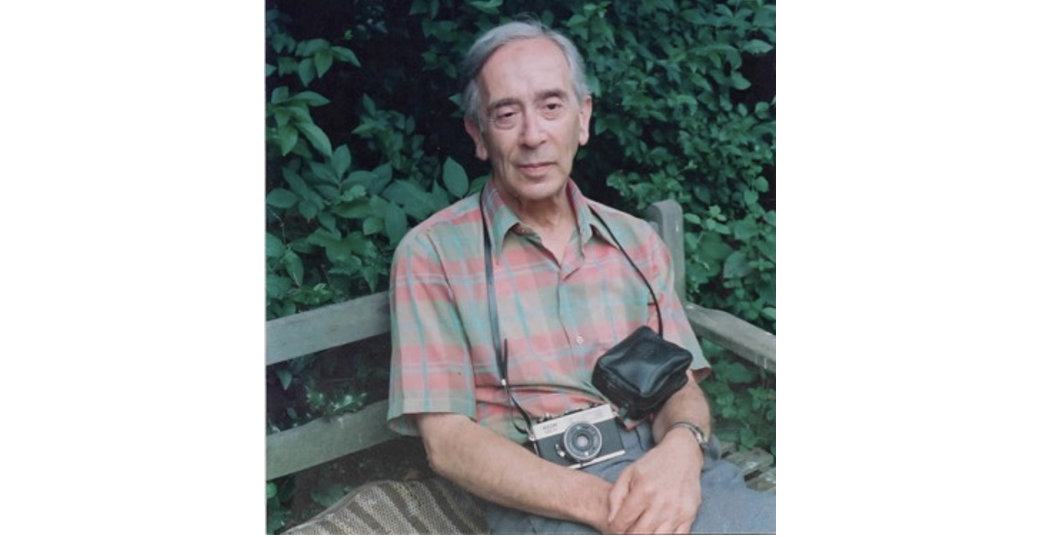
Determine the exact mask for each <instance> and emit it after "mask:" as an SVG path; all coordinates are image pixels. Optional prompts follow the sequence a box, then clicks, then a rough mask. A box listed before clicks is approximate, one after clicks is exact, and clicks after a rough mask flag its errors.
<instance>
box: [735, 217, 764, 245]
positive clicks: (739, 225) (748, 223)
mask: <svg viewBox="0 0 1044 537" xmlns="http://www.w3.org/2000/svg"><path fill="white" fill-rule="evenodd" d="M757 234H758V225H757V224H755V223H754V221H753V220H751V219H750V218H744V219H743V220H740V221H738V222H733V224H732V236H733V237H735V238H736V240H739V241H743V242H747V241H748V240H750V238H751V237H753V236H755V235H757Z"/></svg>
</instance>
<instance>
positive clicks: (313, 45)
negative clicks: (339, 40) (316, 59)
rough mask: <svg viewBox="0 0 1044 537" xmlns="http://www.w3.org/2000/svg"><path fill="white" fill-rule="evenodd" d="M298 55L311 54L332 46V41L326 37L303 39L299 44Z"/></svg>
mask: <svg viewBox="0 0 1044 537" xmlns="http://www.w3.org/2000/svg"><path fill="white" fill-rule="evenodd" d="M298 47H299V50H298V53H297V55H298V56H311V55H313V54H315V53H317V52H319V51H321V50H323V49H327V48H329V47H330V42H329V41H327V40H325V39H321V38H320V39H310V40H308V41H302V42H301V43H300V44H299V45H298Z"/></svg>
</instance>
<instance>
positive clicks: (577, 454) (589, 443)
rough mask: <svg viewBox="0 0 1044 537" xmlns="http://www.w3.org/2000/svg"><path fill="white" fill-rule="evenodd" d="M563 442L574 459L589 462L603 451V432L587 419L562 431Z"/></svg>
mask: <svg viewBox="0 0 1044 537" xmlns="http://www.w3.org/2000/svg"><path fill="white" fill-rule="evenodd" d="M562 444H563V447H564V448H565V452H566V453H567V454H569V456H570V457H572V458H573V460H575V461H577V462H587V461H589V460H591V459H593V458H595V457H597V456H598V454H599V453H600V452H601V451H602V432H601V431H599V430H598V427H595V426H594V425H591V424H590V423H588V422H586V421H579V422H576V423H574V424H572V425H570V426H569V427H567V428H566V430H565V432H564V433H562Z"/></svg>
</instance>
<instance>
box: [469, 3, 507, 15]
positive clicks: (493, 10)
mask: <svg viewBox="0 0 1044 537" xmlns="http://www.w3.org/2000/svg"><path fill="white" fill-rule="evenodd" d="M469 3H470V4H471V5H472V6H473V7H474V8H475V9H477V10H479V11H481V12H483V13H485V14H487V15H496V14H497V13H498V10H497V8H499V7H500V5H501V4H503V3H504V0H489V1H488V2H469Z"/></svg>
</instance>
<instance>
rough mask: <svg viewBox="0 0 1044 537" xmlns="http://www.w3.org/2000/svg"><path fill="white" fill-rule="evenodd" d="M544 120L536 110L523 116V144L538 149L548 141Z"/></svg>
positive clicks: (524, 113) (528, 111) (526, 112)
mask: <svg viewBox="0 0 1044 537" xmlns="http://www.w3.org/2000/svg"><path fill="white" fill-rule="evenodd" d="M544 127H545V126H544V121H543V118H542V117H540V114H539V113H537V111H536V110H526V111H525V112H523V115H522V144H523V145H525V146H527V147H536V146H538V145H540V144H542V143H544V140H546V139H547V131H546V130H545V128H544Z"/></svg>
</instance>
